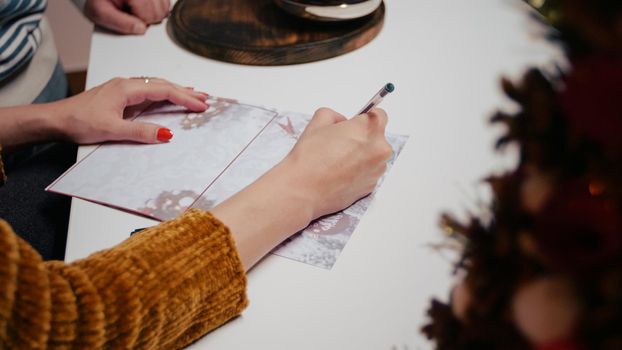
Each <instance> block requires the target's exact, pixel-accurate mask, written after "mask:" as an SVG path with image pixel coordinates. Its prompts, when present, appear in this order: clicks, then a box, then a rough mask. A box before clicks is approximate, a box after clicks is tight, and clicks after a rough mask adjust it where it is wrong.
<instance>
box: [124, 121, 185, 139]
mask: <svg viewBox="0 0 622 350" xmlns="http://www.w3.org/2000/svg"><path fill="white" fill-rule="evenodd" d="M114 130H115V131H116V132H115V133H114V138H115V139H117V140H125V141H134V142H140V143H161V142H168V141H170V140H171V139H172V138H173V133H172V132H171V130H170V129H168V128H165V127H163V126H161V125H157V124H153V123H143V122H133V121H129V120H121V121H119V124H118V125H116V126H115V127H114Z"/></svg>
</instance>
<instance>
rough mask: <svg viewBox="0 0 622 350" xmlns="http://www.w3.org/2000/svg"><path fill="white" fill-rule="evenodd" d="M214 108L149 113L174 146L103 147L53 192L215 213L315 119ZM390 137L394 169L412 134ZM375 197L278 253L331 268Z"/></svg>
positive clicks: (159, 213)
mask: <svg viewBox="0 0 622 350" xmlns="http://www.w3.org/2000/svg"><path fill="white" fill-rule="evenodd" d="M208 103H209V105H210V107H209V109H208V110H207V111H205V112H203V113H190V112H187V111H186V110H184V109H183V108H181V107H178V106H174V105H154V106H152V107H150V108H148V109H147V110H145V111H144V112H143V113H141V114H140V115H138V116H137V117H136V118H135V120H136V121H145V122H152V123H156V124H159V125H162V126H164V127H167V128H169V129H170V130H171V131H172V132H173V134H174V135H175V137H174V138H173V139H172V140H171V142H169V143H162V144H153V145H145V144H135V143H131V144H130V143H107V144H103V145H101V146H99V147H97V148H96V149H95V150H94V151H93V152H91V153H90V154H88V155H87V156H86V157H84V158H83V159H82V160H81V161H79V162H78V163H76V164H75V165H74V166H73V167H72V168H71V169H69V170H67V172H65V173H64V174H63V175H62V176H61V177H59V178H58V179H57V180H56V181H54V183H52V184H51V185H50V186H48V188H47V190H48V191H51V192H55V193H60V194H65V195H69V196H74V197H78V198H82V199H85V200H89V201H92V202H96V203H101V204H104V205H108V206H111V207H116V208H119V209H123V210H127V211H131V212H135V213H138V214H141V215H145V216H149V217H152V218H154V219H158V220H168V219H172V218H174V217H176V216H178V215H179V214H181V213H183V212H184V211H186V210H188V209H189V208H199V209H204V210H209V209H211V208H213V207H214V206H216V205H218V204H219V203H220V202H222V201H224V200H225V199H227V198H228V197H230V196H231V195H233V194H234V193H236V192H238V191H239V190H241V189H242V188H244V187H246V186H247V185H249V184H250V183H252V182H253V181H254V180H256V179H257V178H259V177H260V176H261V175H262V174H263V173H265V172H266V171H267V170H269V169H270V168H271V167H272V166H274V165H276V164H277V163H278V162H279V161H280V160H281V159H283V158H284V157H285V155H286V154H287V153H288V152H289V150H290V149H291V148H292V147H293V146H294V144H295V143H296V141H297V140H298V137H299V136H300V134H301V132H302V131H303V130H304V128H305V127H306V125H307V124H308V123H309V121H310V119H311V116H310V115H307V114H301V113H290V112H279V111H276V110H273V109H269V108H264V107H259V106H253V105H248V104H244V103H240V102H237V101H235V100H231V99H224V98H214V97H211V98H210V100H209V101H208ZM387 138H388V140H389V142H390V143H391V145H392V147H393V158H392V159H391V160H390V161H389V166H390V165H391V164H392V163H393V161H394V160H395V158H396V157H397V155H398V154H399V152H400V151H401V149H402V147H403V146H404V144H405V143H406V140H407V139H408V137H407V136H400V135H387ZM381 181H382V179H381ZM381 181H380V182H381ZM380 182H379V184H380ZM283 190H287V189H283ZM372 197H373V194H371V195H370V196H367V197H365V198H363V199H361V200H359V201H358V202H356V203H354V204H353V205H352V206H350V207H349V208H347V209H345V210H343V211H341V212H339V213H335V214H332V215H329V216H326V217H323V218H320V219H318V220H316V221H315V222H313V223H311V225H309V226H308V227H307V228H306V229H304V230H303V231H301V232H299V233H298V234H296V235H294V236H292V237H291V238H289V239H288V240H287V241H285V242H284V243H283V244H282V245H281V246H279V247H277V248H276V249H275V250H274V251H273V253H275V254H277V255H280V256H284V257H287V258H291V259H294V260H297V261H301V262H305V263H308V264H311V265H315V266H319V267H323V268H329V269H330V268H331V267H332V266H333V264H334V263H335V261H336V260H337V257H338V256H339V253H341V251H342V250H343V248H344V247H345V244H346V243H347V241H348V239H349V238H350V236H351V234H352V232H353V231H354V229H355V227H356V225H357V224H358V222H359V221H360V219H361V217H362V216H363V214H364V213H365V210H366V209H367V207H368V205H369V203H370V201H371V200H372Z"/></svg>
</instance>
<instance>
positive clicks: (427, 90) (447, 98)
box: [66, 0, 561, 350]
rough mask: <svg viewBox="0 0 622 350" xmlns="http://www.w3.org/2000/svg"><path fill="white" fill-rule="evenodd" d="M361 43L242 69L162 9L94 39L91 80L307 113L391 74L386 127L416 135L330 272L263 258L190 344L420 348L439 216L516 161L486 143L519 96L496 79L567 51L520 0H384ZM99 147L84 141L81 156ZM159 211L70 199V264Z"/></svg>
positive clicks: (358, 102) (350, 102) (475, 195)
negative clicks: (180, 30)
mask: <svg viewBox="0 0 622 350" xmlns="http://www.w3.org/2000/svg"><path fill="white" fill-rule="evenodd" d="M386 8H387V12H386V18H385V24H384V28H383V30H382V31H381V33H380V34H379V35H378V37H377V38H376V39H375V40H373V41H372V42H371V43H369V44H368V45H366V46H364V47H363V48H360V49H358V50H356V51H354V52H352V53H349V54H346V55H343V56H340V57H337V58H332V59H328V60H324V61H320V62H315V63H308V64H302V65H293V66H282V67H253V66H241V65H235V64H229V63H223V62H218V61H215V60H211V59H206V58H203V57H200V56H198V55H195V54H193V53H191V52H189V51H186V50H184V49H183V48H181V47H180V46H179V45H177V44H176V43H175V42H174V41H173V40H172V39H171V36H170V35H169V33H168V31H167V26H166V21H164V23H162V24H159V25H155V26H151V27H150V28H149V30H148V31H147V33H146V34H145V35H144V36H137V37H132V36H117V35H113V34H109V33H103V32H96V33H95V34H94V35H93V40H92V47H91V55H90V64H89V70H88V78H87V87H93V86H95V85H97V84H100V83H102V82H104V81H106V80H108V79H110V78H113V77H115V76H126V77H130V76H157V77H164V78H168V79H170V80H173V81H175V82H177V83H179V84H183V85H188V86H195V87H196V88H198V89H201V90H203V91H206V92H208V93H210V94H212V95H217V96H225V97H233V98H237V99H239V100H242V101H245V102H252V103H257V104H263V105H266V106H273V107H278V108H281V109H286V110H295V111H301V112H308V113H312V112H313V111H314V110H315V109H316V108H318V107H321V106H330V107H332V108H334V109H336V110H338V111H340V112H342V113H344V114H346V115H349V114H353V113H355V112H356V111H357V110H358V109H359V108H360V107H361V106H362V104H363V103H365V102H366V101H367V99H369V98H370V97H371V95H372V94H373V93H375V92H376V91H377V90H378V89H379V87H380V86H382V85H383V84H384V83H386V82H389V81H390V82H393V83H394V84H395V85H396V91H395V92H394V93H393V94H392V95H391V96H389V97H388V98H387V99H385V101H384V102H383V104H382V107H383V108H384V109H386V110H387V112H388V113H389V119H390V122H389V125H388V130H389V131H391V132H395V133H404V134H408V135H410V140H409V142H408V144H407V145H406V147H405V149H404V151H403V152H402V154H401V156H400V157H399V158H398V160H397V162H396V164H395V166H394V167H393V169H392V170H391V173H390V174H389V176H388V177H387V179H386V181H385V183H384V184H383V186H382V188H381V189H380V191H379V193H378V195H377V197H376V199H375V201H374V203H373V204H372V206H371V207H370V208H369V210H368V212H367V214H366V215H365V217H364V218H363V220H362V221H361V223H360V225H359V226H358V228H357V229H356V231H355V232H354V234H353V236H352V238H351V240H350V241H349V243H348V244H347V246H346V247H345V249H344V251H343V253H342V254H341V256H340V257H339V259H338V261H337V263H336V265H335V266H334V267H333V269H332V270H324V269H321V268H316V267H313V266H309V265H305V264H302V263H299V262H295V261H291V260H288V259H285V258H281V257H278V256H274V255H270V256H268V257H267V258H266V259H264V260H263V261H262V262H260V263H259V264H258V266H256V267H255V268H254V269H253V270H252V271H251V272H250V274H249V276H248V280H249V283H248V294H249V298H250V301H251V302H250V306H249V307H248V309H247V310H246V311H245V312H244V313H243V315H242V316H241V317H239V318H237V319H235V320H233V321H231V322H229V323H228V324H226V325H225V326H223V327H221V328H219V329H217V330H216V331H214V332H212V333H210V334H208V335H207V336H205V337H204V338H203V339H201V340H200V341H199V342H198V343H196V344H194V345H193V346H192V348H195V349H203V348H205V349H251V348H253V349H273V350H278V349H299V350H303V349H360V350H365V349H370V350H371V349H373V350H382V349H387V350H388V349H400V350H401V349H427V348H430V347H431V344H430V343H429V342H427V340H425V338H424V337H423V336H422V335H421V333H420V332H419V329H420V327H421V326H422V325H423V324H424V323H425V321H426V316H425V311H426V310H427V308H428V306H429V301H430V298H431V297H433V296H436V297H439V298H441V299H446V297H447V295H448V291H449V288H450V286H451V284H452V277H451V275H450V272H451V268H452V265H451V263H450V261H449V260H448V258H447V256H444V255H441V254H439V253H438V252H437V251H435V250H434V249H432V248H431V247H430V244H434V243H440V242H442V241H443V235H442V233H441V230H440V229H439V227H438V218H439V214H440V213H441V212H443V211H451V212H454V213H456V214H459V215H464V213H465V212H466V210H467V209H471V210H474V208H475V203H476V202H478V201H481V200H486V198H487V192H486V191H485V190H484V189H483V188H484V187H483V186H482V185H481V179H482V178H483V177H485V176H486V175H488V174H490V172H491V171H496V172H499V171H501V170H502V169H506V168H507V167H508V166H510V165H511V164H513V162H514V159H515V155H513V154H505V155H504V156H502V155H499V154H495V153H494V152H493V150H492V149H493V144H494V141H495V139H496V137H497V136H498V135H499V134H500V131H501V130H499V129H498V128H493V127H490V126H489V125H488V123H487V120H488V118H489V117H490V115H491V113H492V112H493V111H494V110H495V109H497V108H498V107H504V108H512V107H513V106H512V104H511V103H510V102H509V101H508V99H507V98H505V97H504V96H503V94H502V92H501V91H500V89H499V78H500V76H501V75H502V74H505V75H508V76H510V77H518V76H520V74H521V73H522V72H524V70H525V69H526V68H527V67H529V66H530V65H532V64H537V65H540V66H544V65H548V66H550V65H551V63H552V62H553V61H554V60H556V59H559V57H561V55H560V52H559V50H558V49H556V48H555V47H553V46H551V45H550V44H549V43H547V42H546V41H545V40H543V39H542V38H541V33H542V28H539V27H538V26H536V25H535V24H534V23H533V22H532V21H531V20H530V19H529V17H528V8H527V7H526V6H525V5H524V4H523V3H522V2H521V1H520V0H469V1H463V0H453V1H451V0H445V1H423V0H386ZM90 149H91V147H82V148H81V150H80V153H79V157H83V156H84V155H85V154H86V152H88V151H89V150H90ZM152 223H153V221H151V220H148V219H145V218H142V217H139V216H135V215H131V214H128V213H124V212H121V211H118V210H115V209H111V208H107V207H105V206H101V205H97V204H93V203H89V202H85V201H82V200H78V199H74V200H73V204H72V209H71V220H70V225H69V236H68V242H67V253H66V260H67V261H72V260H75V259H78V258H83V257H86V256H87V255H89V254H90V253H92V252H95V251H97V250H100V249H103V248H107V247H110V246H112V245H114V244H116V243H118V242H120V241H122V240H123V239H125V238H127V237H128V236H129V232H130V231H131V230H132V229H134V228H137V227H144V226H147V225H150V224H152Z"/></svg>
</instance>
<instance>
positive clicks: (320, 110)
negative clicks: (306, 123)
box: [315, 107, 333, 118]
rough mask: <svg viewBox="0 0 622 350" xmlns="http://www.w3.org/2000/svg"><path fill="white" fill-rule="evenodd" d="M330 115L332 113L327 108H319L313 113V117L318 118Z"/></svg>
mask: <svg viewBox="0 0 622 350" xmlns="http://www.w3.org/2000/svg"><path fill="white" fill-rule="evenodd" d="M331 113H333V110H332V109H330V108H328V107H320V108H318V109H317V110H316V111H315V115H316V116H318V117H320V118H323V117H322V116H328V115H329V114H331Z"/></svg>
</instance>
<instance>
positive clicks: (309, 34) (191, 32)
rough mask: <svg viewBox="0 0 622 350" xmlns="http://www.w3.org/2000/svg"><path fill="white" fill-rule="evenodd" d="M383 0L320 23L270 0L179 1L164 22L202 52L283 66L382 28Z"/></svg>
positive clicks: (325, 54)
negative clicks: (371, 8) (366, 11)
mask: <svg viewBox="0 0 622 350" xmlns="http://www.w3.org/2000/svg"><path fill="white" fill-rule="evenodd" d="M384 12H385V9H384V3H383V4H381V5H380V7H379V8H378V9H377V10H376V11H375V12H373V13H372V14H370V15H368V16H366V17H364V18H360V19H356V20H353V21H347V22H337V23H322V22H312V21H309V20H306V19H302V18H297V17H294V16H291V15H289V14H287V13H286V12H284V11H283V10H281V9H280V8H279V7H277V6H276V5H275V4H274V3H273V2H272V0H179V1H177V3H176V4H175V7H174V8H173V12H172V14H171V17H170V24H171V26H172V30H173V33H174V35H175V37H176V38H177V40H178V41H179V43H180V44H181V45H183V46H185V47H186V48H188V49H190V50H191V51H193V52H196V53H198V54H200V55H203V56H205V57H209V58H213V59H217V60H221V61H227V62H233V63H240V64H250V65H265V66H270V65H285V64H296V63H305V62H312V61H318V60H322V59H325V58H330V57H335V56H338V55H341V54H344V53H347V52H350V51H353V50H355V49H357V48H359V47H362V46H364V45H365V44H367V43H368V42H370V41H371V40H372V39H373V38H375V37H376V35H377V34H378V33H379V32H380V30H381V29H382V24H383V22H384Z"/></svg>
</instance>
